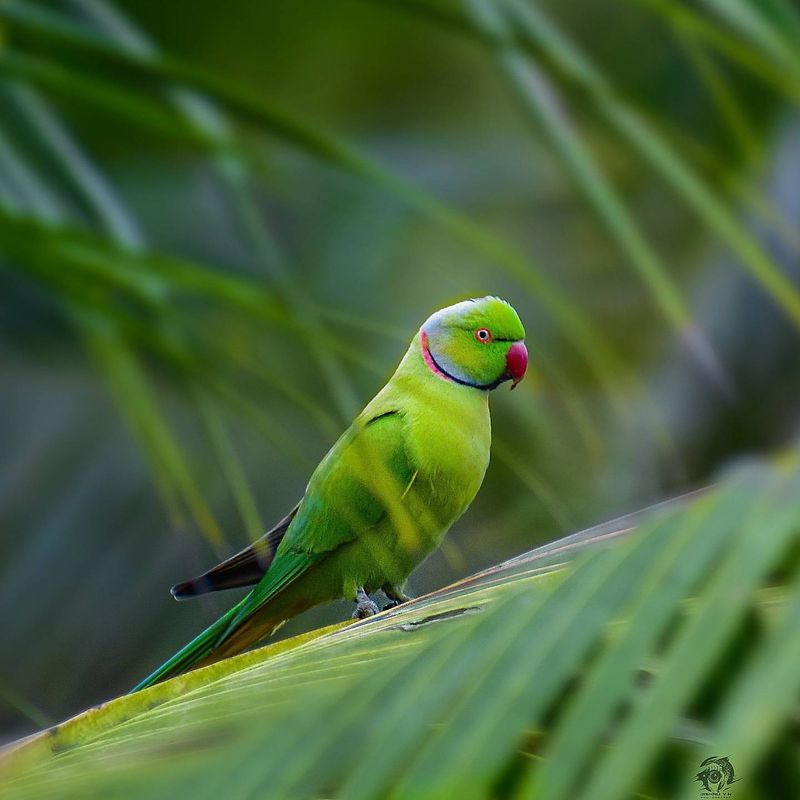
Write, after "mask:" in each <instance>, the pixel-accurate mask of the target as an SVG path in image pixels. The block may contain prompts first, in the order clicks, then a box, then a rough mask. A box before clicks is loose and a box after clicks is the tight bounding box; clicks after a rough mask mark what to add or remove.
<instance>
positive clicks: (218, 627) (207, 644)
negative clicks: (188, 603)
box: [131, 597, 248, 693]
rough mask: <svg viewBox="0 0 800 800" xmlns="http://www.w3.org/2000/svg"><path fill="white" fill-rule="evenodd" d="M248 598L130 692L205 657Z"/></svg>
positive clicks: (215, 647) (223, 636)
mask: <svg viewBox="0 0 800 800" xmlns="http://www.w3.org/2000/svg"><path fill="white" fill-rule="evenodd" d="M247 599H248V598H247V597H245V598H244V599H242V600H241V601H240V602H239V603H237V604H236V605H235V606H234V607H233V608H231V609H230V611H228V612H227V613H225V614H223V615H222V616H221V617H220V618H219V619H218V620H217V621H216V622H214V623H213V624H211V625H209V626H208V627H207V628H206V629H205V630H204V631H203V632H202V633H201V634H199V635H198V636H195V638H194V639H192V641H191V642H189V644H187V645H186V646H185V647H183V648H181V649H180V650H179V651H178V652H177V653H175V655H174V656H172V658H170V659H168V660H167V661H165V662H164V663H163V664H162V665H161V666H160V667H158V669H156V670H154V671H153V672H151V673H150V674H149V675H148V676H147V677H146V678H145V679H144V680H143V681H141V682H139V683H138V684H137V685H136V686H134V687H133V689H131V693H133V692H138V691H140V690H141V689H147V687H148V686H153V685H154V684H156V683H159V682H160V681H164V680H167V678H173V677H175V676H176V675H180V673H181V672H185V671H186V670H187V669H190V668H191V667H193V666H195V665H197V664H199V663H200V662H201V661H203V660H204V659H206V658H207V657H208V656H209V655H210V654H211V653H212V652H213V651H214V650H216V649H217V648H218V647H219V645H220V644H221V643H222V641H223V639H224V638H227V637H226V633H228V631H229V628H230V624H231V622H232V621H233V620H234V618H235V617H236V615H237V614H238V613H239V610H240V609H241V607H242V606H243V605H244V603H245V601H246V600H247Z"/></svg>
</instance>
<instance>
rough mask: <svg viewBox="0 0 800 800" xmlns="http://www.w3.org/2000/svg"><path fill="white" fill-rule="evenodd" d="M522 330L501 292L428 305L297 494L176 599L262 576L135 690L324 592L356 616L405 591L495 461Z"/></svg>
mask: <svg viewBox="0 0 800 800" xmlns="http://www.w3.org/2000/svg"><path fill="white" fill-rule="evenodd" d="M524 338H525V329H524V328H523V327H522V323H521V322H520V319H519V316H518V315H517V312H516V311H515V310H514V309H513V308H512V307H511V306H510V305H509V304H508V303H506V302H505V301H504V300H500V299H498V298H496V297H483V298H481V299H478V300H465V301H463V302H461V303H456V304H455V305H452V306H448V307H447V308H443V309H441V310H440V311H437V312H436V313H435V314H433V315H432V316H430V317H429V318H428V319H427V320H426V321H425V323H424V324H423V325H422V327H421V328H420V330H419V332H418V333H417V334H416V336H414V339H413V341H412V342H411V346H410V347H409V348H408V351H407V352H406V354H405V356H403V359H402V361H401V362H400V365H399V366H398V367H397V370H396V371H395V373H394V375H392V377H391V379H390V380H389V382H388V383H387V384H386V385H385V386H384V387H383V389H381V390H380V391H379V392H378V394H377V395H376V396H375V397H374V398H373V399H372V400H371V401H370V403H369V404H368V405H367V406H366V408H365V409H364V410H363V411H362V412H361V413H360V414H359V415H358V417H357V418H356V420H355V421H354V422H353V424H352V425H351V426H350V427H349V428H348V429H347V430H346V431H345V432H344V434H343V435H342V436H341V437H340V439H339V440H338V441H337V442H336V444H334V445H333V447H332V448H331V450H330V451H329V452H328V454H327V455H326V456H325V457H324V458H323V459H322V461H321V462H320V464H319V466H318V467H317V468H316V470H314V473H313V474H312V476H311V480H310V481H309V483H308V487H307V488H306V491H305V494H304V496H303V498H302V499H301V500H300V502H299V503H298V504H297V505H296V506H295V507H294V508H293V509H292V510H291V511H290V512H289V513H288V514H287V515H286V516H285V517H284V518H283V519H282V520H281V521H280V522H279V523H278V524H277V525H276V526H275V527H274V528H273V529H272V530H270V531H269V532H268V533H266V534H264V536H262V537H261V538H260V539H259V540H258V541H256V542H254V543H253V544H252V545H250V546H249V547H247V548H245V549H244V550H242V551H241V552H240V553H237V554H236V555H234V556H232V557H231V558H229V559H228V560H226V561H223V562H222V563H221V564H219V565H217V566H216V567H214V568H213V569H211V570H209V571H208V572H206V573H205V574H203V575H201V576H199V577H197V578H194V579H192V580H189V581H186V582H185V583H181V584H178V585H177V586H174V587H173V588H172V594H173V596H174V597H175V598H176V599H178V600H183V599H186V598H189V597H194V596H197V595H200V594H204V593H206V592H213V591H217V590H220V589H229V588H233V587H241V586H253V587H254V588H253V589H252V590H251V591H250V593H249V594H247V595H246V596H245V597H244V598H243V599H242V600H240V601H239V602H238V603H237V604H236V605H235V606H233V608H231V610H230V611H228V612H227V613H226V614H224V615H223V616H222V617H221V618H220V619H218V620H217V621H216V622H215V623H213V624H212V625H211V626H210V627H208V628H207V629H206V630H205V631H203V632H202V633H201V634H200V635H199V636H197V637H196V638H195V639H193V640H192V641H191V642H189V644H187V645H186V646H185V647H184V648H183V649H182V650H180V651H179V652H178V653H176V654H175V655H174V656H173V657H172V658H170V659H169V660H168V661H166V662H165V663H164V664H162V666H160V667H159V668H158V669H156V670H155V671H154V672H153V673H152V674H151V675H149V676H148V677H147V678H145V679H144V680H143V681H142V682H141V683H140V684H139V685H138V686H136V687H135V688H134V689H133V691H138V690H139V689H144V688H145V687H147V686H151V685H153V684H154V683H157V682H159V681H162V680H165V679H166V678H170V677H173V676H175V675H178V674H180V673H181V672H184V671H185V670H187V669H189V668H191V667H198V666H202V665H206V664H210V663H213V662H214V661H217V660H219V659H222V658H225V657H227V656H230V655H234V654H235V653H239V652H241V651H242V650H244V649H245V648H247V647H249V646H250V645H252V644H254V643H256V642H258V641H259V640H261V639H263V638H264V637H266V636H268V635H269V634H270V633H272V632H273V631H274V630H275V629H276V628H277V627H278V626H279V625H281V624H282V623H283V622H284V621H285V620H287V619H289V618H290V617H292V616H294V615H296V614H298V613H300V612H301V611H304V610H306V609H308V608H310V607H311V606H315V605H317V604H319V603H323V602H326V601H331V600H335V599H338V598H341V597H346V598H351V599H353V600H354V601H355V603H356V607H355V612H354V613H353V617H354V618H356V619H362V618H364V617H368V616H371V615H373V614H376V613H377V612H378V606H377V605H376V604H375V602H373V600H371V599H370V597H369V595H370V593H372V592H376V591H377V590H378V589H382V590H383V592H384V593H385V594H386V596H387V597H388V598H389V600H390V604H391V605H396V604H399V603H402V602H404V601H406V600H408V599H409V598H408V597H407V596H406V595H405V593H404V586H405V582H406V579H407V578H408V575H409V574H410V573H411V571H412V570H413V569H414V568H415V567H416V566H417V565H418V564H419V563H420V562H421V561H422V560H423V559H424V558H425V557H426V556H427V555H428V554H429V553H431V552H432V551H433V550H435V549H436V548H437V547H438V546H439V544H440V543H441V541H442V538H443V537H444V535H445V533H446V532H447V530H448V529H449V528H450V526H451V525H452V524H453V523H454V522H455V521H456V520H457V519H458V518H459V517H460V516H461V515H462V514H463V513H464V511H465V510H466V509H467V508H468V507H469V505H470V503H472V500H473V499H474V497H475V495H476V494H477V492H478V489H479V488H480V485H481V483H482V482H483V476H484V474H485V472H486V468H487V466H488V464H489V445H490V442H491V422H490V418H489V392H490V391H491V390H492V389H496V388H497V387H498V386H500V384H502V383H504V382H505V381H512V388H514V386H516V385H517V384H518V383H519V381H521V380H522V378H523V376H524V375H525V370H526V369H527V366H528V352H527V350H526V348H525V344H524V342H523V340H524Z"/></svg>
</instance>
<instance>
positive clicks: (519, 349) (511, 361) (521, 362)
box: [506, 342, 528, 389]
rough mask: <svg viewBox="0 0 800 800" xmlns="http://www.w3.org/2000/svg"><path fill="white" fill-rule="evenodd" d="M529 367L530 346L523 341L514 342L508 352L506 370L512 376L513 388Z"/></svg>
mask: <svg viewBox="0 0 800 800" xmlns="http://www.w3.org/2000/svg"><path fill="white" fill-rule="evenodd" d="M527 369H528V348H527V347H525V345H524V344H523V343H522V342H514V344H512V345H511V347H509V348H508V352H507V353H506V371H507V372H508V374H509V375H510V376H511V380H512V383H511V388H512V389H513V388H514V387H515V386H516V385H517V384H518V383H519V382H520V381H521V380H522V379H523V378H524V377H525V370H527Z"/></svg>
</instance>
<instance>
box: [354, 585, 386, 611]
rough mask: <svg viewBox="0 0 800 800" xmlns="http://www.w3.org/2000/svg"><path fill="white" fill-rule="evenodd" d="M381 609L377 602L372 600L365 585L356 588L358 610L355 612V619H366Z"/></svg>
mask: <svg viewBox="0 0 800 800" xmlns="http://www.w3.org/2000/svg"><path fill="white" fill-rule="evenodd" d="M379 611H380V609H379V608H378V605H377V603H375V602H374V601H373V600H370V597H369V595H368V594H367V593H366V592H365V591H364V587H363V586H359V587H358V589H356V610H355V611H354V612H353V619H366V618H367V617H372V616H374V615H375V614H377V613H378V612H379Z"/></svg>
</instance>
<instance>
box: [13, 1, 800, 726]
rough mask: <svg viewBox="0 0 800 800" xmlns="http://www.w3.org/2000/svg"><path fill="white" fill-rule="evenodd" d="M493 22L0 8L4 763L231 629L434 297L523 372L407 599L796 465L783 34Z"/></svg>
mask: <svg viewBox="0 0 800 800" xmlns="http://www.w3.org/2000/svg"><path fill="white" fill-rule="evenodd" d="M505 7H506V12H505V13H504V14H503V15H501V14H498V13H495V12H493V11H492V6H491V4H489V5H487V4H485V3H480V2H475V3H464V4H461V3H455V2H453V3H449V2H440V1H439V0H396V1H395V0H385V1H384V2H380V1H378V0H374V1H373V2H370V1H369V0H340V1H339V2H331V1H330V0H295V2H292V3H281V2H261V3H255V2H245V0H231V1H230V2H228V3H226V4H225V5H224V6H221V5H220V4H219V3H211V2H205V1H203V2H198V1H197V0H194V2H187V0H173V2H171V3H163V2H160V3H157V2H152V0H136V2H133V0H126V2H115V3H111V2H106V1H105V0H63V2H51V3H46V2H25V3H18V2H8V1H7V0H3V1H2V2H0V609H2V614H1V615H0V738H2V739H3V740H8V739H10V738H13V737H16V736H19V735H23V734H25V733H28V732H30V731H33V730H35V729H37V728H39V727H41V726H43V725H47V724H50V723H53V722H56V721H58V720H60V719H62V718H63V717H65V716H66V715H69V714H71V713H74V712H77V711H79V710H80V709H82V708H84V707H86V706H88V705H91V704H94V703H97V702H100V701H102V700H104V699H107V698H109V697H111V696H113V695H115V694H118V693H120V692H124V691H125V690H127V689H128V688H129V687H130V686H131V685H133V684H134V683H135V682H136V681H137V680H139V679H140V678H141V677H142V676H143V675H144V674H146V673H147V672H149V671H150V669H151V668H152V667H154V666H155V665H156V664H158V663H160V662H161V661H162V660H163V659H164V658H166V657H167V656H169V655H170V654H171V653H172V652H173V651H174V650H175V649H177V648H178V647H179V646H180V645H182V644H183V643H184V642H185V641H186V640H187V639H188V638H190V637H191V636H192V635H193V634H194V633H196V632H198V631H199V630H200V629H201V628H202V627H204V626H205V625H206V624H207V623H208V622H210V621H211V620H212V619H214V618H215V617H216V616H217V615H218V614H219V613H220V612H221V611H223V610H225V609H226V608H227V607H228V606H229V605H230V604H231V603H232V602H233V601H234V599H235V596H236V594H237V593H236V592H232V593H228V594H227V595H226V596H218V597H211V598H208V599H202V600H198V601H196V602H193V603H185V604H180V605H179V604H177V603H175V602H174V601H173V600H172V598H171V597H170V595H169V593H168V588H169V586H170V585H171V584H173V583H175V582H177V581H179V580H181V579H185V578H187V577H189V576H191V575H193V574H196V573H197V572H200V571H203V570H204V569H206V568H207V567H208V566H210V565H211V564H212V563H214V562H215V561H216V560H217V559H218V558H219V557H223V556H226V555H228V554H230V553H232V552H234V551H235V550H236V549H239V548H240V547H242V546H243V545H244V544H245V543H246V542H247V541H248V539H249V538H254V537H256V536H258V535H259V533H260V532H261V531H262V530H263V529H264V527H265V526H266V525H269V524H271V523H273V522H274V521H275V520H277V519H279V518H280V517H281V516H283V514H284V513H285V512H286V511H287V510H288V509H289V508H290V507H291V506H292V505H294V503H295V502H296V500H297V499H298V497H299V496H300V494H301V493H302V491H303V488H304V486H305V482H306V480H307V478H308V476H309V474H310V472H311V470H312V469H313V467H314V466H315V465H316V463H317V462H318V460H319V459H320V457H321V456H322V455H323V454H324V453H325V452H326V450H327V449H328V448H329V447H330V445H331V444H332V442H333V441H334V440H335V438H336V437H337V436H338V434H339V433H340V432H341V431H342V430H343V428H344V427H345V426H346V424H347V423H348V422H349V420H350V419H351V418H352V416H353V415H354V414H355V413H356V412H357V411H358V409H359V408H360V407H361V406H362V405H363V404H364V403H365V402H366V401H367V400H368V399H369V398H370V397H371V396H372V395H373V394H374V393H375V391H376V390H377V389H378V388H380V386H381V385H382V384H383V382H384V381H385V380H386V378H387V377H388V376H389V375H390V374H391V372H392V370H393V369H394V366H395V364H396V363H397V361H398V360H399V358H400V357H401V355H402V353H403V352H404V350H405V347H406V346H407V342H408V340H409V339H410V337H411V336H412V335H413V333H414V332H415V330H416V329H417V327H418V326H419V325H420V323H421V322H422V321H423V320H424V319H425V317H426V316H427V315H428V314H429V313H431V312H432V311H434V310H435V309H437V308H439V307H441V306H443V305H446V304H448V303H450V302H454V301H456V300H459V299H463V298H465V297H470V296H479V295H484V294H496V295H499V296H502V297H504V298H506V299H508V300H509V301H511V302H512V304H513V305H514V306H515V307H516V308H517V309H518V311H519V313H520V315H521V317H522V318H523V321H524V322H525V325H526V328H527V331H528V337H529V340H528V341H529V350H530V353H531V372H530V373H529V377H528V379H526V381H525V382H524V383H523V384H522V385H521V386H520V387H519V388H518V390H517V391H515V392H514V393H513V394H509V393H508V392H506V391H502V390H501V391H499V392H497V393H496V395H495V396H494V397H493V398H492V413H493V429H494V444H493V454H492V466H491V468H490V470H489V473H488V475H487V478H486V481H485V484H484V487H483V489H482V491H481V493H480V495H479V497H478V499H477V500H476V502H475V504H474V505H473V507H472V508H471V510H470V511H469V513H468V514H467V515H466V516H465V517H464V518H463V519H462V520H461V521H460V522H459V523H458V524H457V525H456V526H455V528H454V530H453V531H452V533H451V535H450V536H449V538H448V540H447V543H446V545H445V546H444V547H443V548H442V550H441V552H439V553H437V554H435V555H434V556H432V557H431V558H430V559H429V560H428V561H427V562H426V563H425V564H424V565H423V566H422V567H421V568H420V569H419V570H418V571H417V572H416V573H415V574H414V575H413V576H412V579H411V581H410V589H411V591H412V593H414V594H417V593H422V592H425V591H426V590H430V589H433V588H435V587H438V586H441V585H443V584H445V583H448V582H450V581H452V580H454V579H456V578H458V577H460V576H463V575H466V574H468V573H470V572H471V571H474V570H476V569H478V568H480V567H483V566H487V565H489V564H492V563H496V562H498V561H500V560H502V559H504V558H507V557H509V556H511V555H514V554H516V553H518V552H521V551H523V550H526V549H530V548H532V547H534V546H536V545H537V544H538V543H541V542H544V541H549V540H551V539H553V538H556V537H558V536H559V535H563V534H565V533H569V532H571V531H573V530H577V529H579V528H581V527H584V526H586V525H589V524H592V523H595V522H599V521H601V520H603V519H607V518H610V517H613V516H615V515H618V514H621V513H624V512H626V511H631V510H635V509H637V508H641V507H644V506H646V505H649V504H651V503H654V502H656V501H658V500H660V499H663V498H665V497H669V496H672V495H675V494H678V493H681V492H683V491H686V490H689V489H693V488H695V487H698V486H701V485H705V484H707V483H710V482H712V481H713V480H714V479H715V477H717V476H719V475H720V474H721V473H722V472H724V471H725V470H727V469H730V468H731V467H732V466H733V465H735V464H736V463H737V462H740V461H741V460H743V459H747V458H749V457H751V456H753V455H754V454H763V453H771V452H774V451H776V450H780V449H781V448H783V447H785V446H787V445H790V444H791V443H793V442H794V441H795V440H796V437H797V433H798V422H799V421H800V420H799V419H798V403H797V397H798V389H800V359H798V357H797V353H798V349H797V324H798V322H799V321H800V299H798V293H797V281H798V277H800V276H799V275H798V270H799V268H800V267H799V265H798V257H797V256H798V244H799V242H798V221H800V119H799V118H798V115H797V111H796V104H797V100H798V97H800V89H799V88H798V87H800V77H798V76H800V57H799V56H798V53H799V52H800V49H798V48H797V47H796V44H797V42H798V41H800V22H799V21H798V20H800V17H799V16H798V12H797V10H796V7H795V6H794V5H792V4H791V3H790V2H789V0H760V2H756V0H751V1H749V2H748V1H746V0H730V1H729V2H728V0H726V1H725V2H722V0H720V1H719V2H715V1H714V0H700V1H699V2H686V3H684V2H674V3H673V2H661V0H619V2H607V1H606V0H601V1H598V2H594V3H586V2H578V0H559V2H555V1H554V0H547V1H546V2H545V0H538V2H536V3H532V2H517V0H508V2H506V3H505ZM349 613H350V607H349V604H347V603H341V604H339V605H337V606H334V607H329V608H324V609H318V610H315V611H312V612H309V613H308V614H306V615H304V616H303V617H301V618H299V619H297V620H295V621H293V622H292V623H291V624H290V625H288V626H287V627H286V628H285V629H284V631H283V632H282V634H281V635H289V634H291V633H293V632H297V631H299V630H304V629H308V628H309V627H310V626H314V625H319V624H322V623H324V622H328V621H333V620H338V619H342V618H344V617H346V616H347V615H348V614H349Z"/></svg>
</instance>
